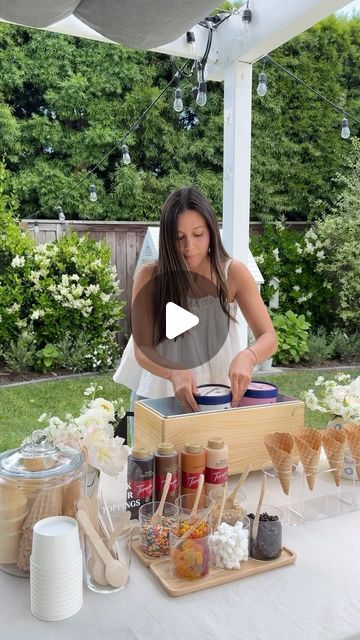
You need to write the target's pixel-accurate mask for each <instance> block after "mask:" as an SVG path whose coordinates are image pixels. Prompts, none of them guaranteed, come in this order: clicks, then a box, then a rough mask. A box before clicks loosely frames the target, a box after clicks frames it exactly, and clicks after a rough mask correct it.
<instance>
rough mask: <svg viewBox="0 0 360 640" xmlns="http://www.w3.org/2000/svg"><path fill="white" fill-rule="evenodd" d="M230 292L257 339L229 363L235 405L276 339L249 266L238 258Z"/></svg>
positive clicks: (271, 349) (270, 350) (230, 278)
mask: <svg viewBox="0 0 360 640" xmlns="http://www.w3.org/2000/svg"><path fill="white" fill-rule="evenodd" d="M229 295H230V296H231V297H230V299H232V298H233V297H235V298H236V300H237V302H238V305H239V307H240V310H241V312H242V314H243V316H244V318H245V320H246V322H247V323H248V325H249V327H250V329H251V331H252V333H253V335H254V338H255V342H254V344H252V345H251V348H250V349H248V348H245V349H243V350H242V351H240V353H238V354H236V356H235V357H234V359H233V360H232V362H231V365H230V369H229V378H230V382H231V389H232V393H233V404H237V403H238V402H239V400H240V398H241V397H242V396H243V395H244V392H245V390H246V389H247V387H248V385H249V383H250V381H251V376H252V370H253V368H254V366H255V365H256V364H257V363H258V362H262V361H263V360H266V358H270V357H271V356H272V355H273V354H274V353H275V351H276V349H277V338H276V333H275V330H274V327H273V325H272V322H271V319H270V316H269V313H268V310H267V308H266V306H265V304H264V302H263V300H262V298H261V296H260V293H259V291H258V288H257V286H256V282H255V280H254V278H253V277H252V275H251V273H250V271H249V269H248V268H247V267H246V266H245V265H244V264H243V263H242V262H239V261H238V260H232V262H231V265H230V269H229Z"/></svg>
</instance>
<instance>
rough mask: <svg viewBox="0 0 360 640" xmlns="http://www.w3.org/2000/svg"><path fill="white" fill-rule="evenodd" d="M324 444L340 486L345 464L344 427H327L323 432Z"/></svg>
mask: <svg viewBox="0 0 360 640" xmlns="http://www.w3.org/2000/svg"><path fill="white" fill-rule="evenodd" d="M322 441H323V446H324V449H325V453H326V457H327V459H328V463H329V465H330V468H331V469H333V473H334V477H335V484H336V486H337V487H339V486H340V481H341V473H342V468H343V464H344V453H345V446H346V435H345V432H344V431H343V429H326V431H324V433H323V438H322Z"/></svg>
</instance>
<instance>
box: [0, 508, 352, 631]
mask: <svg viewBox="0 0 360 640" xmlns="http://www.w3.org/2000/svg"><path fill="white" fill-rule="evenodd" d="M284 543H285V544H286V545H287V546H289V547H291V548H292V549H294V550H295V551H296V552H297V554H298V559H297V562H296V563H295V564H294V565H291V566H288V567H284V568H281V569H278V570H276V571H270V572H267V573H264V574H262V575H257V576H252V577H250V578H247V579H243V580H239V581H236V582H233V583H229V584H226V585H222V586H219V587H215V588H213V589H207V590H205V591H200V592H198V593H194V594H191V595H187V596H182V597H179V598H173V597H171V596H169V595H167V593H166V592H165V591H164V590H163V588H162V586H161V585H160V583H158V582H157V580H156V578H155V577H154V576H153V575H152V574H151V572H150V571H149V570H148V569H147V568H146V567H144V566H143V565H142V564H141V562H140V561H139V560H138V559H137V558H136V557H133V560H132V567H131V578H130V583H129V585H128V586H127V587H126V589H125V590H123V591H121V592H118V593H115V594H112V595H98V594H94V593H92V592H90V591H88V590H87V589H86V588H84V606H83V608H82V609H81V611H80V612H79V613H77V614H76V615H75V616H73V617H72V618H69V619H67V620H64V621H60V622H43V621H41V620H37V619H36V618H34V617H33V616H32V614H31V612H30V598H29V581H28V580H27V579H24V578H16V577H14V576H9V575H7V574H5V573H3V572H1V571H0V611H1V614H0V637H1V638H4V640H5V639H6V640H20V639H24V640H45V639H46V640H47V639H48V638H49V637H50V638H51V639H52V640H57V639H58V638H59V639H60V638H61V639H64V638H68V640H95V639H96V640H99V639H100V638H101V640H135V639H136V640H159V639H160V640H168V639H174V640H199V639H200V640H202V639H204V640H226V639H230V638H231V639H232V638H234V639H236V640H237V639H241V640H245V639H246V640H250V639H251V640H340V639H341V640H345V639H347V640H350V638H351V639H352V640H355V639H360V511H356V512H353V513H348V514H345V515H341V516H339V517H336V518H329V519H326V520H319V521H317V522H307V523H306V524H304V525H301V526H298V527H285V528H284Z"/></svg>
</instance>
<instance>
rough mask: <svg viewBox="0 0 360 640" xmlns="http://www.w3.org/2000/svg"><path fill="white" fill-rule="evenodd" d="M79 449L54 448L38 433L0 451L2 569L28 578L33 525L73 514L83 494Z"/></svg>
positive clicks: (82, 473) (83, 481) (45, 437)
mask: <svg viewBox="0 0 360 640" xmlns="http://www.w3.org/2000/svg"><path fill="white" fill-rule="evenodd" d="M84 483H85V465H84V460H83V456H82V454H81V452H79V451H77V450H76V449H73V448H70V447H65V446H60V445H58V446H55V445H54V444H53V443H52V442H50V441H49V440H48V437H47V434H46V433H45V432H44V431H40V430H38V431H34V432H33V434H32V435H31V436H30V438H28V440H27V441H26V443H25V444H23V446H22V447H20V448H19V449H12V450H10V451H5V452H4V453H2V454H1V455H0V568H1V569H2V570H3V571H6V572H7V573H11V574H13V575H18V576H29V568H30V555H31V549H32V534H33V527H34V524H35V523H36V522H37V521H38V520H41V519H42V518H47V517H49V516H56V515H67V516H70V517H74V516H75V504H76V501H77V500H78V499H79V497H80V496H81V495H83V493H84Z"/></svg>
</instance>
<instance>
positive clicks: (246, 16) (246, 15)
mask: <svg viewBox="0 0 360 640" xmlns="http://www.w3.org/2000/svg"><path fill="white" fill-rule="evenodd" d="M241 19H242V24H243V29H246V31H247V30H248V29H249V25H250V22H251V20H252V12H251V9H249V2H247V3H246V7H245V9H244V11H243V12H242V17H241Z"/></svg>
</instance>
